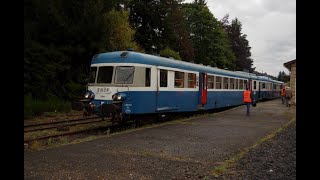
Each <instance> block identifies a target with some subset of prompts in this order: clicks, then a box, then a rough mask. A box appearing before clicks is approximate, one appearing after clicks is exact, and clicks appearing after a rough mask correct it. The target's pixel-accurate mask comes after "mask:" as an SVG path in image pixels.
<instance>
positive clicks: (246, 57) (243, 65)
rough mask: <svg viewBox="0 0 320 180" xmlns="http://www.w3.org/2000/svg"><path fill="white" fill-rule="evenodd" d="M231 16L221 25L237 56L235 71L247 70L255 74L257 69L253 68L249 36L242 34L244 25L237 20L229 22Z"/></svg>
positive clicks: (226, 17) (224, 19)
mask: <svg viewBox="0 0 320 180" xmlns="http://www.w3.org/2000/svg"><path fill="white" fill-rule="evenodd" d="M228 18H229V15H228V14H227V15H226V16H225V17H224V18H223V19H222V20H221V25H222V27H223V28H224V30H225V31H226V32H227V34H228V37H229V40H230V43H231V48H232V51H233V53H234V55H235V70H238V71H243V70H245V69H247V70H249V72H253V71H254V69H255V68H252V64H253V60H252V59H251V58H250V57H251V52H250V50H251V47H250V46H249V41H248V40H247V35H246V34H242V32H241V31H242V24H241V22H240V21H239V20H238V18H235V19H234V20H232V22H231V24H229V21H228Z"/></svg>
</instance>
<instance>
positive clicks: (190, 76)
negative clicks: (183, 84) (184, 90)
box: [188, 73, 196, 88]
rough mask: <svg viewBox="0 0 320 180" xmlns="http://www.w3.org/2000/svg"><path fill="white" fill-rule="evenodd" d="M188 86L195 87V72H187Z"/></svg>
mask: <svg viewBox="0 0 320 180" xmlns="http://www.w3.org/2000/svg"><path fill="white" fill-rule="evenodd" d="M188 88H196V74H194V73H188Z"/></svg>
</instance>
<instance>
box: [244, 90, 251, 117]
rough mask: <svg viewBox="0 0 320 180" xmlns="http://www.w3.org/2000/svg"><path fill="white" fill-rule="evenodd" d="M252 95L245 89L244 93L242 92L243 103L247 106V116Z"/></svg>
mask: <svg viewBox="0 0 320 180" xmlns="http://www.w3.org/2000/svg"><path fill="white" fill-rule="evenodd" d="M252 99H253V98H252V93H251V91H250V90H249V88H248V87H247V88H246V91H244V92H243V102H244V103H245V104H246V105H247V116H249V115H250V104H251V102H252Z"/></svg>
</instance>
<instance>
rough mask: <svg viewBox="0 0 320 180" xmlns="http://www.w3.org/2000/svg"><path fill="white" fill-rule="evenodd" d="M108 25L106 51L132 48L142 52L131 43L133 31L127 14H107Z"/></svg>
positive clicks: (125, 12) (118, 12)
mask: <svg viewBox="0 0 320 180" xmlns="http://www.w3.org/2000/svg"><path fill="white" fill-rule="evenodd" d="M106 21H107V24H108V27H106V29H108V33H107V35H106V38H107V47H106V49H107V51H120V50H126V49H128V48H133V49H134V50H136V51H142V50H141V48H140V47H139V46H138V45H137V43H135V42H134V41H133V36H134V33H135V31H134V30H133V29H132V28H131V27H130V25H129V13H128V12H127V11H115V10H112V11H110V12H108V14H107V16H106Z"/></svg>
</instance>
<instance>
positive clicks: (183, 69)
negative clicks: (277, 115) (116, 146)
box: [85, 51, 281, 121]
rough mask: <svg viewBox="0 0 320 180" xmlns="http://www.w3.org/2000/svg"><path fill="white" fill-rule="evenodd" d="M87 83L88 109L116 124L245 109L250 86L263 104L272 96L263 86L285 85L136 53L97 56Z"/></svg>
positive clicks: (241, 73)
mask: <svg viewBox="0 0 320 180" xmlns="http://www.w3.org/2000/svg"><path fill="white" fill-rule="evenodd" d="M89 81H90V82H89V84H88V92H87V93H86V96H85V97H86V98H87V99H88V102H89V103H88V104H87V106H86V109H87V111H92V112H94V113H95V114H98V115H100V116H111V117H112V119H113V121H121V120H123V119H127V118H128V117H130V116H134V115H141V114H154V113H158V114H159V113H168V112H193V111H200V110H209V109H215V108H221V107H227V106H235V105H241V104H243V101H242V100H243V91H244V90H245V88H246V87H249V88H250V89H251V90H253V93H254V95H255V96H254V98H255V99H256V100H259V99H261V98H263V97H264V96H269V95H265V93H264V88H266V86H265V84H268V83H270V84H271V83H279V84H281V82H273V81H270V80H268V79H264V78H261V77H259V76H256V75H254V74H250V73H245V72H234V71H228V70H222V69H218V68H214V67H209V66H204V65H199V64H194V63H189V62H184V61H178V60H174V59H170V58H164V57H159V56H154V55H149V54H143V53H138V52H133V51H117V52H108V53H101V54H98V55H96V56H94V58H93V59H92V62H91V71H90V80H89ZM264 83H265V84H264ZM267 87H269V86H267ZM271 96H272V94H271V95H270V97H271Z"/></svg>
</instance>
